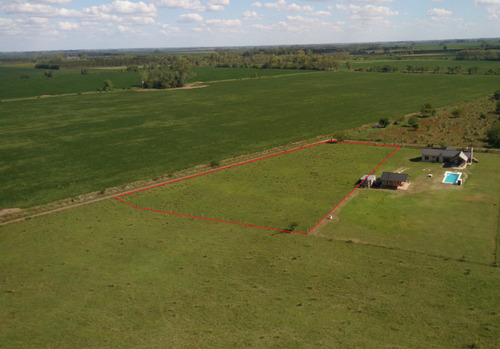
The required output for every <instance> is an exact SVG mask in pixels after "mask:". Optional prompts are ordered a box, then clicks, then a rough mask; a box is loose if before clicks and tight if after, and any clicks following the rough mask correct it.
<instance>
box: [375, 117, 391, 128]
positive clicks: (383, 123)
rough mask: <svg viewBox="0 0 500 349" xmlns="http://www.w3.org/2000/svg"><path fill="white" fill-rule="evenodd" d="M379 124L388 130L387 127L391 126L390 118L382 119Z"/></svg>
mask: <svg viewBox="0 0 500 349" xmlns="http://www.w3.org/2000/svg"><path fill="white" fill-rule="evenodd" d="M378 123H379V124H380V126H382V127H383V128H386V127H387V126H389V125H390V124H391V122H390V121H389V119H388V118H382V119H380V120H379V121H378Z"/></svg>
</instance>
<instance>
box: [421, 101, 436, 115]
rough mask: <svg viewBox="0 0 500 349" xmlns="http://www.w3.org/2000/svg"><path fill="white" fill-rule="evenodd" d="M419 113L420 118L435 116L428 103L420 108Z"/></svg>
mask: <svg viewBox="0 0 500 349" xmlns="http://www.w3.org/2000/svg"><path fill="white" fill-rule="evenodd" d="M420 113H421V114H422V116H435V115H436V109H434V108H433V107H432V105H431V104H430V103H425V104H424V105H423V106H422V107H420Z"/></svg>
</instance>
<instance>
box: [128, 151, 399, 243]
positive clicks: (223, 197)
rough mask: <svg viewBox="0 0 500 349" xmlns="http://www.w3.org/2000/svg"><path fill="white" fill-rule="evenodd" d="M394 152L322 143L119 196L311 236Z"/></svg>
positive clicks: (170, 209) (171, 209)
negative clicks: (361, 179)
mask: <svg viewBox="0 0 500 349" xmlns="http://www.w3.org/2000/svg"><path fill="white" fill-rule="evenodd" d="M395 150H396V148H395V147H384V146H374V145H361V144H348V143H321V144H316V145H313V146H311V147H308V148H303V149H298V150H294V151H291V152H288V153H285V154H280V155H277V156H273V157H268V158H265V159H261V160H258V161H255V162H252V163H246V164H243V165H240V166H237V167H231V168H227V169H222V170H220V171H216V172H211V173H207V174H203V175H200V176H196V177H193V178H188V179H186V180H182V181H175V182H174V183H171V184H166V185H164V186H160V187H155V188H152V189H148V190H143V191H140V192H137V193H133V194H130V195H126V196H121V197H120V199H121V200H125V201H126V202H127V203H129V204H131V205H134V206H136V207H140V208H145V209H152V210H156V211H162V212H170V213H175V214H182V215H187V216H195V217H202V218H206V219H215V220H223V221H227V222H233V223H241V224H247V225H251V226H259V227H264V228H271V229H277V230H290V231H293V232H299V233H303V234H307V233H308V232H310V231H311V229H312V228H313V227H314V226H315V225H316V224H317V223H319V222H320V221H321V220H322V219H323V217H325V215H326V214H327V213H328V212H329V211H330V210H332V209H333V208H334V207H335V206H337V205H338V204H339V203H340V202H341V201H342V200H343V199H344V198H345V197H347V196H348V194H349V193H351V191H352V190H353V189H354V187H355V185H356V184H357V183H356V182H357V180H358V179H359V178H361V177H362V176H363V175H364V174H369V173H371V172H372V171H374V170H375V168H376V167H378V165H379V164H380V163H382V162H383V161H384V160H385V159H386V158H387V157H388V156H389V155H390V154H392V153H393V152H394V151H395Z"/></svg>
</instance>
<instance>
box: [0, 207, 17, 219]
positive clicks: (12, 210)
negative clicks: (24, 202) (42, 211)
mask: <svg viewBox="0 0 500 349" xmlns="http://www.w3.org/2000/svg"><path fill="white" fill-rule="evenodd" d="M22 210H23V209H22V208H17V207H16V208H4V209H3V210H0V217H2V216H8V215H10V214H13V213H19V212H22Z"/></svg>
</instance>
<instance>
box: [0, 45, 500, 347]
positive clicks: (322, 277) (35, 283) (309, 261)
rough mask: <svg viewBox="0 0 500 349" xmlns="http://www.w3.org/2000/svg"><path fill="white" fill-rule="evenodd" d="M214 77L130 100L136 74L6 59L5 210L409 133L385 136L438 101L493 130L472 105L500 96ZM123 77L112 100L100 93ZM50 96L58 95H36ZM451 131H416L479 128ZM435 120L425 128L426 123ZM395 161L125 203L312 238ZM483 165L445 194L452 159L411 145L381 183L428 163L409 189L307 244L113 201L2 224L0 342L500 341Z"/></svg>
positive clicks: (316, 166) (194, 184) (0, 129)
mask: <svg viewBox="0 0 500 349" xmlns="http://www.w3.org/2000/svg"><path fill="white" fill-rule="evenodd" d="M425 45H427V46H426V47H427V48H429V47H431V46H430V45H433V44H432V43H426V44H425ZM474 45H477V44H474ZM436 46H437V45H436ZM418 47H419V46H418V45H417V46H416V49H417V48H418ZM423 47H424V46H422V48H423ZM448 47H449V48H450V49H451V48H454V47H456V46H455V45H454V44H450V45H449V46H448ZM464 47H465V46H464ZM391 62H392V61H391ZM394 62H396V61H394ZM408 62H409V61H401V62H399V63H400V64H403V65H404V67H405V66H406V64H408ZM419 62H420V61H419ZM425 62H426V63H425V64H427V63H428V64H432V65H433V64H441V63H440V62H439V63H436V62H432V61H425ZM354 63H356V64H358V63H357V62H353V64H354ZM457 63H458V64H462V65H464V67H465V64H464V63H463V62H457ZM360 64H367V65H368V66H371V65H373V64H384V62H383V61H378V62H373V61H367V62H363V63H360ZM415 64H416V65H417V60H415ZM418 64H419V63H418ZM447 64H455V62H452V61H449V62H448V61H447ZM467 64H474V65H476V62H470V63H467ZM479 64H482V62H477V65H479ZM488 64H497V63H492V62H490V63H488ZM355 67H356V66H355ZM481 67H483V66H482V65H481ZM482 69H483V68H482ZM197 73H198V75H197V76H196V77H195V78H193V81H205V82H207V81H208V85H209V86H208V87H206V88H200V89H192V90H176V91H155V92H136V91H126V90H125V89H127V88H128V87H131V86H134V85H136V84H137V78H138V76H139V75H138V73H126V72H123V71H120V70H111V69H110V70H108V69H99V70H98V69H96V70H92V74H90V75H85V76H84V75H81V74H80V72H79V71H76V70H73V71H70V70H61V71H55V75H54V77H52V78H47V77H45V76H44V75H43V70H40V71H37V70H35V69H29V68H26V67H21V66H17V67H15V68H12V66H11V67H10V68H7V67H0V76H1V77H2V78H3V80H2V81H7V82H8V83H7V84H3V86H2V87H0V99H1V100H2V101H1V103H0V175H1V184H2V190H0V210H2V209H4V208H12V207H22V208H27V207H32V206H34V205H38V204H44V203H50V202H53V201H55V200H58V199H62V198H71V197H74V196H76V195H79V194H82V193H87V192H91V191H97V190H102V191H103V192H105V189H106V188H110V187H113V186H120V187H121V186H123V188H122V190H123V191H125V190H126V187H127V184H130V183H131V182H133V181H138V180H143V179H151V178H158V179H159V178H165V177H164V176H165V175H166V174H172V173H176V172H177V171H180V170H183V169H192V170H191V171H195V170H196V168H202V167H196V168H195V166H198V165H200V164H209V163H210V162H211V161H214V162H221V163H223V164H225V163H234V161H236V160H235V159H231V158H233V157H238V156H240V155H243V156H242V158H245V159H248V158H252V156H253V155H251V154H255V153H258V152H265V151H268V150H269V149H273V148H275V147H283V146H288V149H289V147H290V146H291V144H293V143H294V142H298V141H301V142H305V141H304V140H306V139H319V138H318V136H323V135H324V136H327V137H330V136H331V135H333V134H335V133H336V132H338V131H342V130H348V129H355V128H359V127H360V126H362V125H364V124H366V125H368V126H367V128H370V132H365V133H366V134H362V133H360V134H359V135H363V136H364V137H367V138H369V136H371V135H372V132H373V134H376V133H377V132H378V133H380V135H378V137H380V138H384V139H391V137H389V136H390V135H389V136H384V135H383V134H382V130H375V129H373V128H372V127H371V125H372V124H374V123H376V122H378V120H379V119H380V118H383V117H387V118H390V119H397V118H399V117H401V116H403V115H406V114H408V113H413V112H417V111H418V110H419V108H420V107H421V106H422V105H423V104H424V103H431V104H432V105H433V106H434V107H436V108H440V107H449V106H454V105H461V104H459V103H462V102H465V101H473V103H472V104H466V106H465V107H464V109H467V110H466V111H465V113H464V117H463V118H464V119H465V118H466V117H467V118H468V117H469V114H468V113H470V115H472V116H471V120H472V121H475V122H476V123H477V122H479V121H477V120H478V119H477V118H478V115H479V114H477V113H476V112H475V111H474V110H472V109H474V108H476V109H477V108H481V110H478V112H479V113H480V112H482V111H483V109H484V108H486V107H485V106H486V104H485V103H486V102H484V101H483V100H484V99H486V98H487V97H486V96H488V95H491V94H492V93H493V92H494V91H495V90H497V89H498V88H499V87H500V86H499V85H498V77H497V76H488V75H483V74H481V75H471V76H467V75H446V74H377V73H371V74H369V73H354V72H340V73H324V72H323V73H322V72H302V71H293V72H292V74H290V72H289V71H288V72H287V71H283V70H254V69H223V68H220V69H215V68H200V69H198V70H197ZM255 73H257V74H258V75H259V76H262V77H270V78H262V79H259V78H253V76H254V74H255ZM23 74H26V75H29V78H28V79H20V76H21V75H23ZM271 77H272V78H271ZM105 79H110V80H112V81H113V83H114V86H115V91H113V92H109V93H96V92H95V91H96V89H97V88H100V87H102V82H103V80H105ZM78 92H82V93H81V94H78ZM47 94H51V95H59V96H53V97H40V98H33V97H36V96H41V95H47ZM65 94H69V95H65ZM15 99H17V100H15ZM479 100H481V101H483V102H481V103H479V102H477V101H479ZM476 102H477V103H476ZM478 103H479V104H478ZM489 103H490V104H491V102H489ZM476 105H477V107H476ZM469 109H471V110H469ZM487 111H488V112H491V111H490V110H487ZM441 112H442V113H445V112H444V111H442V110H441V111H440V113H441ZM490 114H491V115H489V117H492V116H493V113H492V112H491V113H490ZM474 117H475V119H474ZM476 119H477V120H476ZM436 120H437V117H436V118H429V119H427V121H429V125H434V124H431V123H432V122H434V121H436ZM454 121H455V119H450V118H446V122H443V123H440V124H439V129H440V131H433V132H435V134H434V133H433V134H432V137H434V138H435V140H434V138H432V139H431V138H421V137H420V136H418V137H416V138H411V140H412V141H413V140H415V142H419V141H426V140H429V141H432V142H434V141H441V140H442V139H441V138H440V137H442V134H440V132H442V133H443V134H445V133H446V132H448V133H450V132H453V127H466V126H463V125H468V124H467V123H464V122H463V120H461V121H460V122H459V121H458V120H457V121H456V122H454ZM436 122H437V121H436ZM436 125H438V124H437V123H436ZM398 127H399V126H398ZM474 127H479V126H477V125H475V126H474ZM426 128H427V124H426V123H424V122H423V121H422V127H421V129H419V130H418V132H415V133H421V132H425V131H426ZM394 130H396V131H397V129H396V126H391V127H389V128H388V129H385V130H384V131H387V132H389V131H394ZM478 130H479V129H474V128H471V132H477V133H478V137H479V134H480V133H479V131H478ZM427 131H429V130H427ZM481 132H482V131H481ZM352 134H355V133H352ZM422 137H423V136H422ZM457 137H462V138H456V139H459V140H460V139H464V138H463V137H468V134H463V135H462V134H460V136H457ZM393 139H398V138H393ZM409 139H410V138H409ZM443 139H444V138H443ZM446 139H451V138H446ZM466 145H468V144H461V146H466ZM392 150H393V148H383V147H373V146H372V147H370V146H354V145H346V144H324V145H321V146H317V147H312V148H308V149H304V150H303V151H302V150H301V151H297V152H294V153H289V154H286V155H283V156H279V157H273V158H269V159H266V160H263V161H262V162H255V163H251V164H248V165H244V166H239V167H234V168H231V169H228V170H225V171H220V172H215V173H213V174H211V175H205V176H200V177H196V178H192V179H189V180H186V181H182V182H178V183H176V184H175V185H174V186H163V187H159V188H156V189H153V190H148V191H144V192H140V193H138V194H134V195H130V196H125V197H124V198H125V199H130V201H131V202H132V203H135V204H138V205H140V206H144V207H148V206H149V207H150V208H155V209H161V210H163V209H171V208H172V207H173V208H174V209H175V210H180V211H184V210H186V211H192V212H186V213H188V214H199V213H200V208H202V210H203V211H204V212H201V214H202V215H205V216H214V218H222V219H228V220H235V221H240V220H243V221H242V223H250V224H258V225H266V226H268V225H270V226H272V227H276V228H284V229H287V228H288V226H289V225H290V224H291V223H292V222H297V223H298V224H299V225H298V226H297V227H296V230H300V231H305V230H307V229H308V228H309V226H310V225H312V224H314V223H315V222H317V221H318V220H319V219H321V218H322V217H323V216H324V215H325V214H326V213H327V212H328V211H329V210H330V209H331V208H332V207H333V206H334V205H335V204H336V203H338V201H339V200H340V199H341V198H342V197H344V196H345V194H347V192H349V190H351V189H352V188H353V187H354V185H355V183H356V181H357V180H358V179H359V177H361V176H362V175H364V174H367V173H368V172H370V171H371V170H372V169H373V168H374V167H375V166H376V165H377V164H378V163H380V161H382V160H383V159H384V158H385V157H386V156H387V155H388V153H390V152H391V151H392ZM267 154H269V153H267ZM475 157H476V158H477V159H478V160H479V163H477V164H474V165H473V166H471V167H468V168H467V169H465V170H463V172H464V175H465V177H466V178H465V185H464V186H461V187H459V186H451V185H446V184H442V183H441V180H442V176H443V173H444V172H445V171H446V169H444V168H443V167H441V165H439V164H432V163H423V162H420V161H418V159H419V158H420V151H419V150H417V149H408V148H400V149H399V150H398V151H397V152H395V153H394V155H393V156H392V157H391V158H390V159H389V160H388V161H387V162H385V163H384V164H383V165H382V166H381V167H380V168H379V169H378V170H377V171H376V173H375V174H376V175H377V176H380V175H381V173H382V171H396V170H402V171H403V172H405V173H409V174H410V182H411V185H410V187H409V189H408V190H407V191H390V190H380V189H357V190H356V191H355V192H354V193H353V195H351V196H350V197H349V198H348V199H347V200H346V201H345V202H344V203H343V204H342V205H341V206H340V207H338V208H337V209H336V210H335V211H334V212H333V219H332V220H327V221H325V222H324V223H322V224H321V225H320V226H318V227H317V229H315V230H314V231H313V232H311V234H310V235H308V236H303V235H299V234H287V233H284V232H277V231H271V230H264V229H259V228H253V227H248V226H239V225H233V224H225V223H220V222H214V221H207V220H201V219H194V218H190V217H181V216H176V215H169V214H162V213H158V212H149V211H144V210H138V209H134V208H133V207H131V206H129V205H126V204H124V203H121V202H119V201H117V200H113V199H107V200H102V201H99V202H94V203H89V204H87V205H83V206H79V207H72V208H70V209H67V210H63V211H59V212H53V213H49V214H46V215H42V216H37V217H30V218H28V219H26V220H24V221H21V222H17V223H11V224H7V225H0V347H2V348H3V347H6V348H40V347H49V348H75V347H76V348H80V347H90V348H123V347H126V348H129V347H138V348H164V347H168V348H186V347H187V348H200V347H201V348H205V347H209V348H228V347H231V348H240V347H258V348H318V347H319V348H426V349H427V348H497V347H499V346H500V342H499V338H500V322H499V321H498V318H499V314H500V303H499V302H498V299H499V290H498V285H500V273H499V269H498V267H494V266H498V258H499V257H500V252H499V249H498V243H499V238H500V230H499V224H500V216H499V212H500V211H499V207H500V195H499V193H500V183H499V182H498V180H496V178H498V173H497V172H498V169H499V168H500V155H498V154H490V153H479V152H476V153H475ZM204 168H206V167H204ZM192 173H193V172H190V174H192ZM429 173H432V174H433V177H432V178H431V177H428V176H427V175H428V174H429ZM176 176H180V174H179V173H176ZM174 178H177V177H174ZM47 207H48V206H47Z"/></svg>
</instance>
